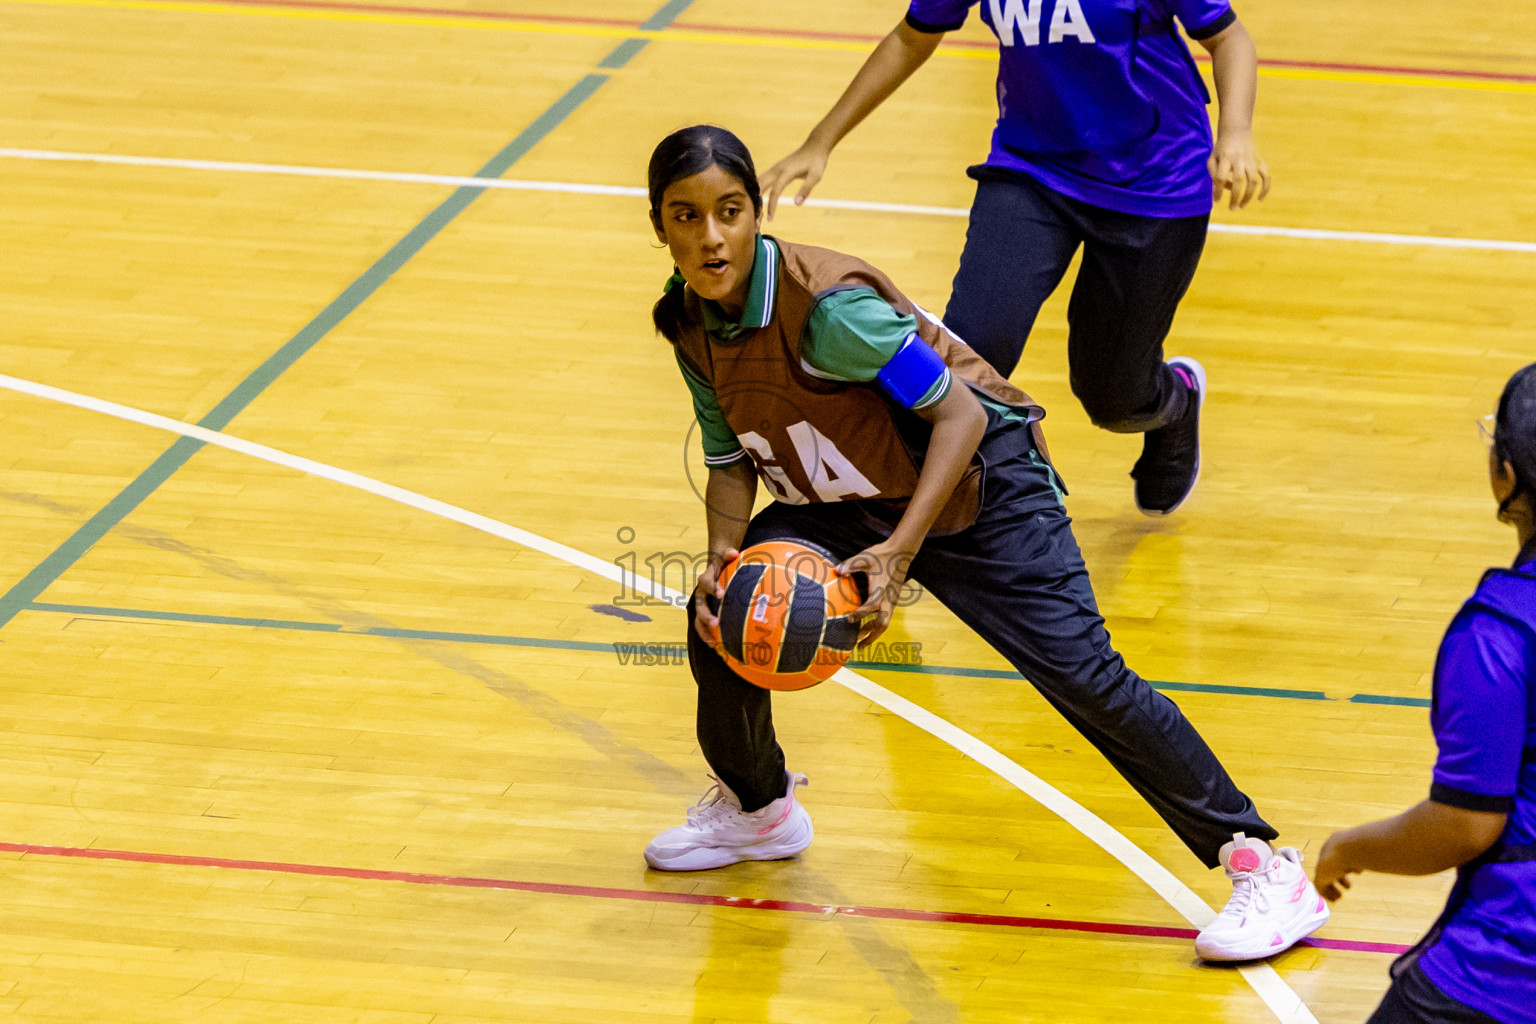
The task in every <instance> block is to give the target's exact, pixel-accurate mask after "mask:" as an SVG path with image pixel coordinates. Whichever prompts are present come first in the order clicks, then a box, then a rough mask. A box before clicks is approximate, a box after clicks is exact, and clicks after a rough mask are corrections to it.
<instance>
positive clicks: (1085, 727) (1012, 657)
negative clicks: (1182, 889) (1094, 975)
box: [912, 458, 1277, 867]
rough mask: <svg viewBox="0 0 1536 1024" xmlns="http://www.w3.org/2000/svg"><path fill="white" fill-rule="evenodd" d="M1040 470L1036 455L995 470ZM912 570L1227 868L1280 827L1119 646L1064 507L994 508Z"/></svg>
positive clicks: (1200, 850) (932, 548) (929, 548)
mask: <svg viewBox="0 0 1536 1024" xmlns="http://www.w3.org/2000/svg"><path fill="white" fill-rule="evenodd" d="M1041 472H1044V470H1043V469H1042V468H1041V467H1039V466H1038V465H1034V464H1032V462H1031V460H1029V459H1027V458H1015V459H1010V460H1009V461H1008V462H1006V463H1003V464H1002V465H1000V466H994V467H989V468H988V473H989V474H990V475H992V476H994V477H996V476H998V475H1000V474H1018V475H1020V476H1027V475H1029V474H1032V473H1041ZM994 485H995V481H989V484H988V492H989V494H990V493H992V492H993V491H994ZM1014 489H1015V490H1016V491H1017V490H1027V489H1028V488H1021V487H1015V488H1014ZM912 577H913V578H914V579H916V580H917V581H918V582H920V583H921V584H922V585H923V586H924V587H925V588H927V589H928V591H929V592H930V593H932V594H933V595H934V596H935V597H937V598H938V599H939V600H940V601H941V602H943V603H944V605H945V606H946V607H948V608H949V609H950V610H951V611H953V612H954V613H955V615H957V616H958V617H959V618H960V619H961V620H962V621H963V622H965V623H966V624H967V625H968V626H970V627H971V628H972V629H974V630H976V632H977V633H979V634H980V635H981V637H982V638H983V639H984V640H986V641H987V642H988V643H989V644H991V645H992V646H993V647H994V648H995V649H996V650H997V651H998V652H999V653H1000V654H1002V655H1003V657H1005V658H1007V659H1008V661H1009V662H1010V663H1012V664H1013V666H1014V667H1015V668H1017V669H1018V670H1019V671H1020V672H1021V673H1022V674H1023V675H1024V677H1025V678H1026V679H1028V680H1029V681H1030V682H1031V683H1033V684H1034V686H1035V687H1036V689H1038V690H1039V691H1040V693H1041V694H1042V695H1043V696H1044V697H1045V699H1046V700H1047V701H1049V702H1050V704H1051V705H1052V706H1053V707H1055V708H1056V709H1057V710H1058V711H1059V712H1061V714H1062V715H1063V716H1064V717H1065V718H1066V719H1067V721H1068V722H1070V723H1071V724H1072V725H1073V727H1074V728H1076V729H1077V730H1078V731H1079V732H1081V733H1082V734H1083V736H1084V737H1086V738H1087V739H1088V741H1089V742H1090V743H1092V744H1093V745H1094V746H1095V747H1097V748H1098V750H1099V751H1100V752H1101V753H1102V754H1103V755H1104V756H1105V757H1106V758H1108V759H1109V761H1110V763H1111V764H1112V765H1114V767H1115V769H1116V771H1118V772H1119V773H1120V774H1121V775H1122V776H1124V777H1125V779H1126V781H1127V782H1129V783H1130V784H1131V785H1132V786H1133V787H1134V788H1135V789H1136V791H1137V792H1138V793H1140V794H1141V795H1142V797H1143V798H1144V799H1146V801H1147V802H1148V803H1149V804H1151V805H1152V807H1153V809H1154V810H1156V811H1157V813H1158V814H1159V815H1160V816H1161V817H1162V818H1163V820H1164V821H1166V822H1167V823H1168V825H1169V827H1170V828H1172V829H1173V831H1174V832H1175V833H1176V834H1177V835H1178V836H1179V838H1180V839H1182V840H1183V841H1184V843H1185V845H1186V846H1188V847H1189V848H1190V850H1191V851H1192V852H1193V853H1194V854H1195V856H1197V857H1199V858H1200V859H1201V860H1202V861H1203V862H1204V863H1205V864H1207V865H1208V866H1211V867H1214V866H1216V864H1217V863H1218V854H1219V852H1220V849H1221V846H1222V844H1223V843H1225V842H1227V841H1229V840H1230V839H1231V838H1232V833H1234V832H1246V833H1247V834H1248V835H1250V836H1257V837H1259V838H1262V839H1266V840H1267V839H1273V838H1275V837H1276V836H1277V833H1276V832H1275V830H1274V829H1273V828H1271V827H1270V826H1269V825H1268V823H1266V822H1265V821H1264V819H1263V818H1261V817H1260V816H1259V814H1258V811H1257V809H1256V808H1255V807H1254V805H1253V801H1251V800H1250V799H1249V798H1248V797H1247V796H1246V795H1245V794H1244V793H1243V792H1242V791H1240V790H1239V789H1238V788H1237V786H1236V784H1235V783H1234V782H1233V781H1232V778H1231V776H1230V775H1228V774H1227V771H1226V769H1225V768H1223V767H1222V765H1221V762H1220V761H1218V760H1217V759H1216V755H1215V754H1214V753H1213V752H1212V751H1211V749H1210V747H1209V746H1207V745H1206V743H1205V741H1204V740H1203V739H1202V738H1201V737H1200V734H1199V733H1198V732H1196V731H1195V727H1194V726H1193V725H1192V724H1190V721H1189V720H1188V719H1187V718H1185V717H1184V714H1183V712H1181V711H1180V710H1179V707H1178V705H1177V704H1175V703H1174V702H1173V701H1172V700H1169V699H1168V697H1166V696H1165V695H1163V694H1161V693H1159V692H1157V691H1156V690H1154V689H1152V687H1151V686H1149V685H1148V684H1147V682H1146V680H1144V679H1142V678H1141V677H1140V676H1138V675H1137V674H1136V673H1134V672H1132V671H1131V670H1130V669H1129V668H1128V667H1126V664H1125V661H1124V659H1123V658H1121V656H1120V654H1119V653H1118V652H1117V651H1116V650H1115V649H1114V647H1113V645H1112V644H1111V642H1110V638H1109V632H1108V631H1107V630H1106V629H1105V628H1104V620H1103V618H1102V617H1101V616H1100V615H1099V610H1098V605H1097V603H1096V602H1095V600H1094V596H1093V588H1092V585H1091V584H1090V582H1089V579H1088V570H1087V568H1086V566H1085V565H1084V564H1083V559H1082V554H1081V552H1080V551H1079V550H1078V547H1077V542H1076V541H1075V540H1074V539H1073V537H1072V529H1071V520H1069V519H1068V518H1067V515H1066V512H1065V510H1063V509H1061V508H1060V507H1054V508H1049V509H1043V510H1040V509H1037V510H1034V511H1022V512H1019V511H1010V509H1009V507H1008V506H1003V507H1001V508H999V507H996V506H989V507H988V508H986V509H985V510H984V511H983V515H982V519H981V520H980V521H979V522H978V523H977V524H976V526H974V527H972V528H971V529H969V530H967V531H965V532H964V533H961V534H957V535H956V536H954V537H947V538H933V539H930V540H929V541H928V542H927V543H926V544H924V546H923V548H922V550H921V551H920V552H919V553H918V556H917V559H916V560H915V561H914V563H913V566H912Z"/></svg>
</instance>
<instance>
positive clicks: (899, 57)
mask: <svg viewBox="0 0 1536 1024" xmlns="http://www.w3.org/2000/svg"><path fill="white" fill-rule="evenodd" d="M943 38H944V35H943V33H929V32H919V31H917V30H916V29H914V28H912V27H911V26H910V25H908V24H907V23H906V22H902V23H901V24H899V25H897V26H896V27H895V28H894V29H892V30H891V32H890V34H888V35H887V36H886V37H885V38H884V39H882V40H880V45H879V46H877V47H875V52H874V53H871V54H870V55H869V59H868V60H866V61H865V62H864V66H863V67H861V68H860V69H859V73H858V74H856V75H854V76H853V81H852V82H850V83H849V85H848V88H847V89H845V90H844V91H843V95H842V97H841V98H839V99H838V101H837V103H836V104H835V105H834V106H833V107H832V110H831V111H830V112H829V113H828V114H827V116H826V117H824V118H822V119H821V123H819V124H818V125H816V127H815V128H813V129H811V134H810V136H809V137H808V138H807V139H806V145H808V146H816V147H819V148H822V149H825V150H826V151H827V152H831V150H832V147H833V146H835V145H837V144H838V142H840V141H842V138H843V136H845V135H847V134H848V133H849V132H851V131H853V129H854V128H855V127H857V125H858V124H859V122H861V121H863V120H864V119H865V118H866V117H868V116H869V114H870V112H871V111H873V110H874V109H875V108H876V107H878V106H879V105H880V104H882V103H884V102H885V99H886V97H888V96H890V95H891V93H893V92H895V91H896V90H897V88H898V87H900V85H901V83H903V82H905V81H906V80H907V79H908V78H910V77H911V75H912V72H914V71H916V70H917V69H918V68H920V67H922V66H923V62H924V61H926V60H927V59H928V58H929V57H930V56H932V55H933V51H934V50H935V49H936V48H937V47H938V45H939V40H941V39H943Z"/></svg>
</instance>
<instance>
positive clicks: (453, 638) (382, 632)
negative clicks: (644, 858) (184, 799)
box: [27, 601, 1429, 708]
mask: <svg viewBox="0 0 1536 1024" xmlns="http://www.w3.org/2000/svg"><path fill="white" fill-rule="evenodd" d="M27 609H28V610H29V611H38V612H56V613H60V614H64V615H85V616H96V617H99V618H106V619H131V620H137V621H141V622H189V623H198V624H201V625H214V626H241V627H244V628H247V629H288V630H300V631H304V632H309V633H347V634H352V635H355V636H380V637H388V638H390V639H394V640H446V641H449V642H452V643H465V644H489V645H492V646H496V647H542V648H546V649H553V650H561V651H588V652H594V653H595V652H601V653H604V654H613V653H615V651H616V646H615V645H614V644H611V643H594V642H592V641H590V640H553V639H550V638H548V637H536V636H500V635H497V634H495V633H460V632H452V631H445V630H436V629H400V628H397V627H394V626H367V627H354V626H343V625H341V624H339V623H334V622H303V621H296V620H290V619H257V618H244V617H241V616H236V615H203V614H199V613H196V612H165V611H155V610H153V609H146V608H103V607H98V606H96V605H85V604H54V603H52V602H48V601H33V602H31V603H29V604H28V605H27ZM637 646H642V645H637ZM848 667H849V668H851V669H855V670H862V671H874V672H909V673H917V674H920V675H930V676H960V677H966V678H971V679H1018V680H1022V679H1023V678H1024V677H1023V676H1022V675H1020V674H1019V673H1017V672H1015V671H1013V670H1012V669H996V668H966V667H963V666H959V665H903V664H896V663H894V662H885V661H850V662H849V663H848ZM1147 682H1148V684H1150V685H1151V686H1152V688H1153V689H1155V690H1175V691H1183V692H1187V693H1222V694H1231V695H1234V696H1239V697H1272V698H1273V697H1278V698H1284V699H1287V700H1320V701H1332V700H1335V699H1343V700H1347V701H1349V702H1350V703H1352V704H1395V705H1400V706H1402V707H1413V708H1427V707H1429V701H1428V700H1426V699H1424V698H1421V697H1393V696H1388V695H1386V694H1376V693H1357V694H1355V695H1354V696H1352V697H1348V698H1333V697H1329V696H1328V695H1327V694H1325V693H1323V692H1322V691H1321V690H1286V689H1278V688H1275V687H1269V686H1228V685H1225V684H1221V683H1181V682H1168V681H1161V680H1152V679H1149V680H1147Z"/></svg>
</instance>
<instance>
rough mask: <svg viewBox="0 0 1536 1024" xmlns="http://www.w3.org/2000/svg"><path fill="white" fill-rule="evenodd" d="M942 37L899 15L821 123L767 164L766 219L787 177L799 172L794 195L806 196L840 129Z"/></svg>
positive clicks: (879, 99) (799, 199)
mask: <svg viewBox="0 0 1536 1024" xmlns="http://www.w3.org/2000/svg"><path fill="white" fill-rule="evenodd" d="M943 38H944V33H943V32H919V31H918V30H917V29H915V28H913V27H912V26H911V25H908V24H907V23H906V22H905V21H903V22H901V23H900V24H899V25H897V26H896V27H895V28H894V29H892V30H891V32H890V34H889V35H887V36H886V37H885V38H884V39H882V40H880V45H879V46H876V47H875V52H874V53H872V54H870V55H869V59H868V60H866V61H865V62H864V66H863V67H861V68H860V69H859V73H858V74H856V75H854V76H853V81H852V82H850V83H849V84H848V88H847V89H845V90H844V91H843V95H842V98H841V99H839V100H838V101H837V103H836V104H835V105H834V106H833V107H832V109H831V111H830V112H828V114H827V116H826V117H824V118H822V119H821V123H820V124H818V125H817V126H816V127H815V128H813V129H811V134H810V136H809V137H808V138H807V139H806V140H805V142H804V144H802V145H801V146H800V148H799V149H797V150H795V151H794V152H793V153H791V154H789V156H787V157H785V158H784V159H783V160H780V161H779V162H778V163H776V164H774V165H773V166H772V167H770V168H768V172H767V173H766V174H764V175H763V176H762V178H761V179H760V181H761V185H762V190H763V198H764V199H766V200H767V204H768V219H769V220H773V214H774V211H776V210H777V209H778V208H779V194H780V193H782V192H783V191H784V190H785V189H786V188H787V187H789V185H790V183H791V182H795V181H799V180H800V179H802V178H803V179H805V184H804V185H801V186H800V191H799V192H798V193H797V194H796V195H795V205H796V206H799V205H800V204H801V203H803V202H805V197H806V196H808V195H810V194H811V189H813V188H815V187H816V183H817V182H819V181H821V176H822V174H824V173H826V170H827V159H828V158H829V157H830V156H831V155H832V147H833V146H835V145H837V144H838V142H840V141H841V140H842V138H843V136H844V135H847V134H848V133H849V132H851V131H853V129H854V127H855V126H857V125H858V123H859V122H860V121H862V120H864V119H865V118H866V117H868V116H869V114H870V112H871V111H873V110H874V109H875V108H876V107H878V106H879V105H880V104H882V103H884V102H885V98H886V97H887V96H889V95H890V94H891V93H893V92H895V91H896V89H897V88H898V87H899V86H900V85H901V83H902V82H905V81H906V80H907V79H908V78H909V77H911V75H912V72H914V71H916V70H917V69H918V68H920V67H922V66H923V63H924V62H925V61H926V60H927V59H928V58H929V57H931V56H933V51H934V50H936V49H937V48H938V45H939V40H941V39H943Z"/></svg>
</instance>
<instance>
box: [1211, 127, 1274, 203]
mask: <svg viewBox="0 0 1536 1024" xmlns="http://www.w3.org/2000/svg"><path fill="white" fill-rule="evenodd" d="M1207 166H1208V167H1209V168H1210V171H1211V197H1212V199H1214V200H1215V201H1216V202H1218V203H1219V202H1221V194H1222V193H1223V192H1227V193H1229V194H1230V195H1231V197H1232V202H1231V205H1230V206H1229V207H1228V209H1232V210H1241V209H1242V208H1243V207H1245V206H1247V205H1248V204H1249V203H1250V202H1252V201H1253V200H1255V199H1263V198H1264V197H1265V196H1267V195H1269V166H1268V165H1267V164H1265V163H1264V158H1263V157H1261V156H1259V150H1258V147H1256V146H1255V145H1254V144H1253V133H1252V132H1232V131H1227V132H1222V133H1221V137H1220V138H1218V139H1217V140H1216V146H1215V148H1214V149H1212V150H1211V159H1210V161H1209V162H1208V164H1207Z"/></svg>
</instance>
